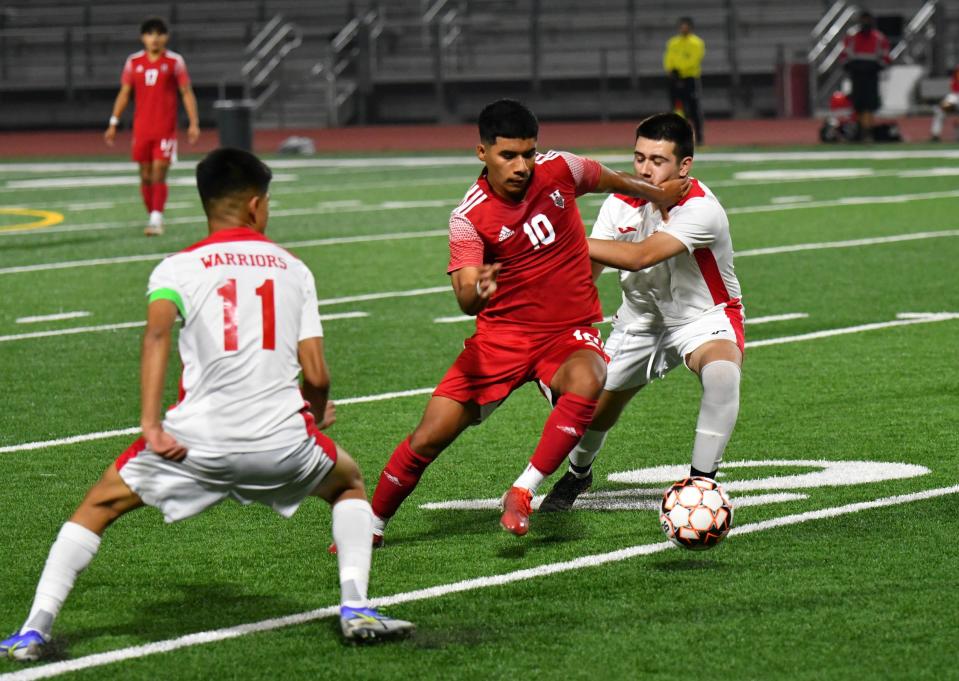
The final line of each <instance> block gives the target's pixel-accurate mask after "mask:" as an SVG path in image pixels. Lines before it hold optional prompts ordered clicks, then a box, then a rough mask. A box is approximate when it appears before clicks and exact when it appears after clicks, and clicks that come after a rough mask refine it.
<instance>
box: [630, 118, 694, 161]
mask: <svg viewBox="0 0 959 681" xmlns="http://www.w3.org/2000/svg"><path fill="white" fill-rule="evenodd" d="M640 137H645V138H646V139H649V140H666V141H667V142H672V143H673V144H675V145H676V158H677V159H680V160H682V159H684V158H686V157H687V156H692V155H693V128H692V126H690V125H689V121H687V120H686V119H685V118H683V117H682V116H680V115H679V114H677V113H672V112H670V113H660V114H653V115H652V116H650V117H649V118H646V119H644V120H643V122H642V123H640V124H639V125H637V126H636V139H639V138H640Z"/></svg>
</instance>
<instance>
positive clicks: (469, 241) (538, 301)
mask: <svg viewBox="0 0 959 681" xmlns="http://www.w3.org/2000/svg"><path fill="white" fill-rule="evenodd" d="M600 168H601V166H600V165H599V164H598V163H596V162H595V161H591V160H589V159H584V158H580V157H578V156H574V155H573V154H570V153H567V152H563V151H559V152H556V151H551V152H549V153H546V154H538V155H537V157H536V165H535V168H534V170H533V177H532V179H531V180H530V184H529V186H528V187H527V190H526V195H525V196H524V198H523V200H522V201H520V202H518V203H517V202H513V201H510V200H508V199H504V198H502V197H500V196H499V195H497V194H496V193H495V192H494V191H493V189H492V187H490V185H489V182H488V181H487V179H486V174H485V172H484V173H483V174H482V175H480V177H479V179H478V180H477V181H476V184H474V185H473V186H472V187H470V190H469V191H468V192H467V193H466V196H465V197H464V198H463V202H462V203H461V204H460V205H459V206H458V207H457V208H456V209H455V210H453V213H452V215H451V216H450V264H449V268H448V270H447V272H453V271H455V270H458V269H460V268H462V267H470V266H472V267H478V266H480V265H482V264H484V263H497V262H498V263H501V264H502V269H501V270H500V273H499V276H498V277H497V279H496V283H497V291H496V293H495V294H494V295H493V297H492V298H491V299H490V302H489V304H488V305H487V306H486V308H485V309H484V310H483V311H482V312H480V314H479V316H478V318H477V321H476V327H477V330H483V329H484V328H489V327H491V326H493V325H495V326H496V327H497V328H504V327H506V326H509V327H514V328H516V329H519V330H529V331H546V332H551V331H561V330H563V329H567V328H570V327H575V326H586V325H589V324H592V323H594V322H598V321H601V320H602V318H603V314H602V309H601V307H600V304H599V297H598V295H597V293H596V287H595V286H594V285H593V277H592V267H591V266H590V259H589V247H588V246H587V244H586V229H585V227H584V226H583V219H582V218H581V217H580V214H579V208H577V206H576V197H577V196H580V195H582V194H585V193H587V192H590V191H593V190H594V189H595V188H596V184H597V183H598V182H599V174H600Z"/></svg>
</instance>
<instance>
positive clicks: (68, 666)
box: [0, 485, 959, 681]
mask: <svg viewBox="0 0 959 681" xmlns="http://www.w3.org/2000/svg"><path fill="white" fill-rule="evenodd" d="M957 492H959V485H953V486H951V487H939V488H935V489H929V490H924V491H922V492H914V493H912V494H900V495H896V496H891V497H880V498H879V499H873V500H871V501H861V502H857V503H853V504H846V505H843V506H832V507H829V508H822V509H819V510H816V511H806V512H804V513H794V514H791V515H786V516H782V517H779V518H772V519H770V520H762V521H758V522H754V523H748V524H746V525H741V526H739V527H734V528H733V529H732V530H730V531H729V535H730V536H739V535H744V534H753V533H755V532H762V531H764V530H771V529H774V528H777V527H786V526H789V525H798V524H801V523H806V522H809V521H811V520H822V519H825V518H836V517H839V516H843V515H848V514H851V513H858V512H860V511H866V510H870V509H874V508H885V507H888V506H898V505H900V504H907V503H911V502H914V501H925V500H928V499H935V498H937V497H943V496H947V495H949V494H955V493H957ZM672 548H675V547H674V546H673V544H671V543H670V542H668V541H667V542H658V543H656V544H639V545H636V546H630V547H627V548H625V549H618V550H616V551H609V552H606V553H595V554H592V555H588V556H580V557H579V558H574V559H572V560H566V561H561V562H557V563H547V564H545V565H539V566H537V567H533V568H526V569H523V570H514V571H512V572H507V573H504V574H500V575H490V576H487V577H474V578H473V579H464V580H461V581H459V582H452V583H449V584H440V585H437V586H432V587H427V588H424V589H416V590H414V591H406V592H403V593H398V594H393V595H392V596H384V597H382V598H375V599H372V604H373V606H374V607H383V606H393V605H401V604H403V603H413V602H416V601H422V600H428V599H433V598H440V597H442V596H447V595H450V594H458V593H464V592H468V591H476V590H478V589H487V588H489V587H493V586H502V585H504V584H513V583H516V582H523V581H527V580H530V579H536V578H538V577H547V576H549V575H555V574H560V573H563V572H572V571H574V570H582V569H584V568H590V567H597V566H600V565H606V564H609V563H618V562H621V561H624V560H629V559H630V558H635V557H638V556H649V555H652V554H654V553H661V552H663V551H666V550H669V549H672ZM338 610H339V608H338V606H335V605H333V606H328V607H325V608H319V609H317V610H309V611H307V612H301V613H297V614H293V615H287V616H286V617H276V618H272V619H268V620H261V621H260V622H251V623H249V624H241V625H237V626H233V627H225V628H223V629H214V630H211V631H202V632H198V633H195V634H188V635H186V636H181V637H179V638H175V639H169V640H166V641H156V642H154V643H147V644H144V645H139V646H131V647H128V648H120V649H119V650H112V651H110V652H106V653H97V654H95V655H87V656H86V657H80V658H77V659H75V660H66V661H64V662H53V663H51V664H48V665H44V666H41V667H33V668H31V669H25V670H23V671H19V672H13V673H11V674H3V675H0V679H2V680H3V681H35V680H36V679H48V678H51V677H54V676H59V675H60V674H65V673H68V672H74V671H79V670H81V669H91V668H94V667H101V666H104V665H108V664H114V663H116V662H122V661H124V660H132V659H137V658H142V657H147V656H149V655H155V654H157V653H167V652H171V651H174V650H179V649H181V648H188V647H191V646H196V645H203V644H206V643H215V642H217V641H225V640H228V639H232V638H238V637H240V636H246V635H248V634H255V633H259V632H263V631H273V630H275V629H283V628H285V627H289V626H295V625H297V624H304V623H306V622H312V621H314V620H318V619H323V618H326V617H332V616H334V615H336V614H337V613H338Z"/></svg>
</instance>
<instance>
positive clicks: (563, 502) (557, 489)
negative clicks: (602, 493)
mask: <svg viewBox="0 0 959 681" xmlns="http://www.w3.org/2000/svg"><path fill="white" fill-rule="evenodd" d="M592 484H593V471H592V470H590V471H589V473H587V474H586V477H583V478H577V477H576V476H575V475H574V474H573V473H572V472H571V471H567V472H566V475H564V476H563V477H561V478H560V479H559V480H557V481H556V484H555V485H553V489H551V490H550V491H549V494H547V495H546V498H545V499H543V503H541V504H540V505H539V510H540V511H541V512H545V513H552V512H554V511H568V510H569V509H571V508H572V507H573V503H574V502H575V501H576V498H577V497H578V496H579V495H580V494H582V493H583V492H585V491H587V490H588V489H589V488H590V487H591V486H592Z"/></svg>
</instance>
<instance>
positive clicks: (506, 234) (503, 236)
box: [499, 225, 516, 241]
mask: <svg viewBox="0 0 959 681" xmlns="http://www.w3.org/2000/svg"><path fill="white" fill-rule="evenodd" d="M514 234H516V232H514V231H513V230H511V229H510V228H509V227H507V226H506V225H503V227H502V228H501V229H500V230H499V241H506V240H507V239H509V238H510V237H511V236H513V235H514Z"/></svg>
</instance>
